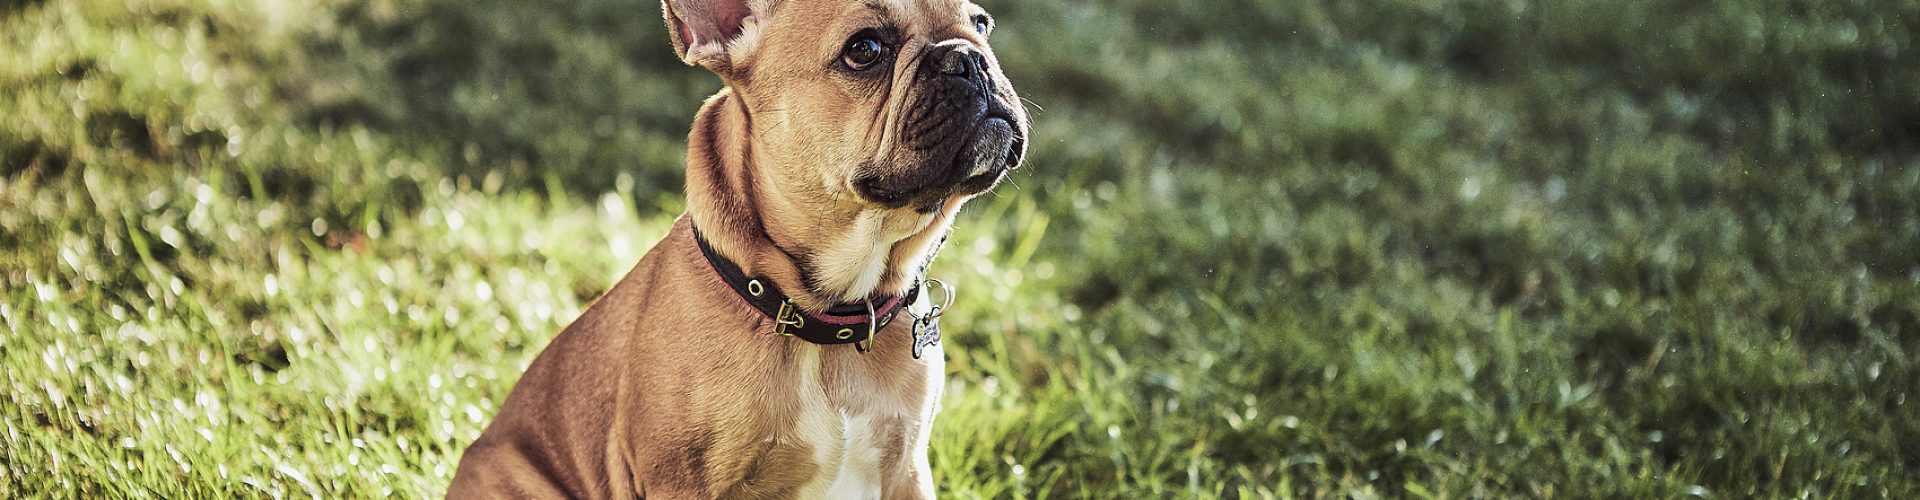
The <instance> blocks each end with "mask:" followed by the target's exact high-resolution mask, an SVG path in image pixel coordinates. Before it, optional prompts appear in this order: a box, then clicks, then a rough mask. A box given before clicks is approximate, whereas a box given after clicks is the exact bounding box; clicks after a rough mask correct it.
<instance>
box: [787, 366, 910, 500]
mask: <svg viewBox="0 0 1920 500" xmlns="http://www.w3.org/2000/svg"><path fill="white" fill-rule="evenodd" d="M799 361H800V362H799V381H800V383H799V384H798V386H799V387H798V390H799V391H800V394H799V403H800V408H799V410H800V411H799V414H798V418H797V419H796V421H795V425H794V437H796V438H798V440H799V441H801V442H802V443H805V444H806V446H807V447H808V448H810V449H812V451H813V462H814V463H815V464H817V465H818V466H819V468H818V469H817V470H818V471H819V472H818V473H817V474H815V476H814V477H813V478H812V479H811V480H809V481H808V482H807V483H806V485H805V486H802V487H801V489H800V495H799V496H800V498H833V499H842V498H845V499H866V498H880V494H881V487H882V478H883V476H882V471H883V469H886V468H888V467H887V465H888V464H884V463H881V462H882V456H884V455H885V453H884V452H883V450H882V446H898V445H899V444H898V443H882V442H881V441H882V436H883V435H885V434H887V433H886V432H885V431H884V430H883V428H884V427H886V426H888V425H892V424H893V422H891V421H892V420H894V416H893V415H892V414H890V413H891V412H885V411H881V410H882V408H875V407H873V406H874V405H858V404H852V405H850V404H845V403H836V402H835V401H833V400H832V399H831V398H829V397H828V396H827V388H826V387H825V386H824V385H823V381H822V377H821V370H820V353H819V352H818V351H816V350H813V349H805V350H803V351H802V354H801V355H800V359H799Z"/></svg>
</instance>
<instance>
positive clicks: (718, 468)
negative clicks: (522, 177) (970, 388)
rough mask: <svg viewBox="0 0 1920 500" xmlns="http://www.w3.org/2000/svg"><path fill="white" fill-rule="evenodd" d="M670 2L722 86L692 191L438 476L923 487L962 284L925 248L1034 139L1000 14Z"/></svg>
mask: <svg viewBox="0 0 1920 500" xmlns="http://www.w3.org/2000/svg"><path fill="white" fill-rule="evenodd" d="M662 6H663V10H664V11H665V17H666V24H667V31H668V33H669V37H670V38H671V39H672V42H673V50H674V52H675V54H677V55H678V56H679V57H680V58H681V59H682V60H683V61H685V62H686V63H687V64H689V65H696V66H700V67H704V68H706V69H708V70H710V71H712V72H713V73H714V74H717V75H719V77H720V80H721V82H722V83H723V84H724V85H725V87H724V88H723V89H722V90H720V91H719V93H717V94H715V95H713V96H712V97H711V98H709V99H707V101H706V103H705V104H704V105H703V106H702V107H701V108H700V111H699V113H698V115H697V116H696V117H695V118H694V121H693V130H692V132H691V133H690V134H689V136H688V145H687V166H686V200H687V211H686V213H685V214H684V215H683V216H681V217H680V218H679V219H678V220H677V221H676V223H675V224H674V226H673V228H672V229H671V230H670V231H669V232H668V233H667V235H666V236H665V237H664V238H663V239H662V240H661V241H660V242H659V243H658V244H656V245H655V246H654V247H653V248H652V249H651V250H649V251H648V252H647V254H646V255H645V256H644V257H642V258H641V259H640V262H639V263H638V264H637V265H635V266H634V268H633V269H632V270H631V271H629V272H628V274H627V275H626V276H625V277H624V278H622V279H621V280H620V281H619V282H617V283H615V284H614V285H613V286H612V287H611V288H610V289H609V290H608V291H607V292H606V293H605V294H604V295H602V296H600V298H598V299H596V300H595V301H594V302H593V303H592V305H590V306H588V307H587V309H586V311H585V312H584V313H582V314H581V316H580V317H579V318H578V319H577V320H575V321H574V322H573V323H572V324H571V325H569V326H568V327H567V328H565V329H564V330H562V331H561V332H560V333H559V335H558V336H556V337H554V339H553V341H552V342H551V344H549V345H548V346H547V347H546V349H545V350H544V351H542V352H541V353H540V354H539V356H537V357H536V358H535V359H534V361H533V363H532V365H530V366H529V367H528V368H527V371H526V373H525V375H523V376H522V377H521V378H520V380H519V382H518V383H517V384H516V385H515V386H514V388H513V390H512V392H511V393H509V394H508V396H507V399H506V401H505V402H504V403H503V404H502V406H501V407H500V410H499V412H498V414H497V415H496V416H495V418H494V420H493V422H492V423H491V424H490V425H488V427H487V428H486V430H485V431H484V432H483V433H482V434H481V435H480V437H479V439H478V440H476V441H474V443H473V444H472V445H471V446H470V447H469V448H467V450H466V452H465V455H464V456H463V457H462V458H461V461H460V466H459V469H458V471H457V472H456V473H455V476H454V480H453V484H452V486H451V488H450V489H449V491H448V493H447V496H448V497H449V498H458V499H465V498H488V497H510V498H527V497H541V498H550V497H574V498H676V499H677V498H796V497H798V498H835V499H842V498H926V497H931V496H933V495H934V478H933V477H932V474H931V469H930V467H929V465H928V462H927V447H928V439H929V431H930V428H931V425H932V423H933V418H934V414H935V412H936V411H937V409H938V405H939V399H940V395H941V388H942V386H943V384H944V379H945V362H944V358H943V357H942V355H941V353H940V351H939V349H938V346H937V344H936V342H937V339H938V323H937V320H938V318H939V314H940V313H941V312H942V311H943V307H942V305H941V304H940V303H939V302H941V300H939V299H940V298H941V295H949V296H950V294H951V291H948V290H943V289H944V286H941V285H940V284H939V283H938V282H937V281H935V280H929V279H927V278H926V276H925V274H924V273H925V269H926V265H927V263H928V262H929V261H931V259H932V258H933V256H934V254H936V253H937V252H938V251H939V248H940V245H941V243H942V242H944V241H945V237H946V235H947V233H948V231H949V230H950V228H951V227H952V224H953V219H954V214H955V213H956V212H957V211H958V210H960V208H961V206H962V205H964V204H965V203H966V202H967V200H968V199H970V198H972V197H974V196H976V195H978V194H980V193H983V192H985V191H987V190H989V189H991V188H992V187H993V186H995V185H996V184H997V183H999V182H1000V181H1001V180H1002V179H1003V178H1005V177H1006V176H1007V175H1008V173H1009V172H1010V171H1012V170H1013V169H1015V168H1016V167H1018V166H1019V165H1020V163H1021V161H1022V158H1024V157H1025V155H1026V144H1027V136H1028V130H1029V121H1028V116H1027V113H1026V112H1025V109H1024V108H1023V107H1022V106H1021V105H1020V98H1019V96H1018V95H1017V94H1015V92H1014V89H1013V86H1012V85H1011V84H1010V83H1009V82H1008V80H1007V78H1006V76H1005V75H1004V74H1003V73H1002V72H1001V70H1000V64H999V62H998V61H997V60H996V59H995V57H994V54H993V50H992V49H991V48H990V47H989V45H988V35H989V34H990V33H991V32H992V31H993V28H994V20H993V18H992V17H990V16H989V15H988V14H987V12H986V11H985V10H983V9H981V8H980V7H979V6H977V5H974V4H973V3H970V2H968V1H966V0H665V1H664V2H663V3H662ZM943 291H944V292H945V293H941V292H943ZM947 298H950V297H947Z"/></svg>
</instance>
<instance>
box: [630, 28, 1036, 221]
mask: <svg viewBox="0 0 1920 500" xmlns="http://www.w3.org/2000/svg"><path fill="white" fill-rule="evenodd" d="M664 4H665V10H666V18H667V27H668V31H669V33H670V36H671V37H672V38H673V46H674V50H675V51H676V52H677V53H678V54H679V55H680V57H681V58H682V59H683V60H684V61H686V62H687V63H688V64H696V65H700V66H703V67H706V68H708V69H710V70H712V71H713V72H714V73H717V74H719V75H720V77H721V79H722V80H723V81H725V83H726V85H727V87H728V88H730V89H732V91H733V93H734V95H735V96H736V97H737V98H738V99H740V100H742V101H743V103H744V104H745V105H746V108H747V110H748V112H749V116H751V120H752V123H751V124H750V125H749V128H750V129H751V132H750V133H751V134H752V135H753V138H752V140H753V143H754V147H755V151H754V152H753V154H754V155H755V158H758V159H762V160H766V161H765V163H769V164H771V165H773V166H775V167H777V168H782V169H787V170H788V171H783V172H781V173H780V175H779V176H780V177H781V178H782V179H787V180H791V181H792V183H791V185H789V186H785V189H783V191H785V194H786V195H788V196H790V197H798V198H804V199H790V200H780V201H783V202H789V203H797V204H801V205H808V206H805V207H803V208H802V209H803V210H809V211H834V210H846V209H849V208H851V207H858V208H860V209H885V210H911V211H914V212H917V213H920V214H931V213H933V212H935V211H937V210H939V209H940V208H941V207H943V206H945V205H947V204H948V203H949V202H951V201H954V200H956V199H964V198H965V197H968V196H972V195H975V194H978V193H980V192H983V191H985V190H987V189H989V188H991V187H993V186H994V184H996V183H998V182H999V181H1000V179H1002V178H1003V177H1005V176H1006V174H1007V172H1008V171H1010V170H1012V169H1013V168H1014V167H1016V166H1018V165H1019V164H1020V161H1021V158H1022V157H1023V156H1025V153H1026V142H1027V128H1028V122H1027V114H1026V111H1025V109H1024V108H1023V107H1022V106H1021V105H1020V102H1019V99H1020V98H1019V96H1018V95H1017V94H1015V93H1014V90H1013V86H1012V85H1011V84H1009V83H1008V81H1007V78H1006V76H1005V75H1004V74H1002V73H1001V71H1000V67H999V62H998V61H997V60H996V59H995V58H994V55H993V50H992V49H991V48H990V47H989V46H988V43H987V38H988V35H989V34H990V33H991V32H992V31H993V27H994V22H993V18H992V17H990V16H988V15H987V12H986V11H985V10H983V9H981V8H980V7H979V6H977V5H974V4H973V3H971V2H967V1H965V0H665V1H664ZM814 205H822V206H814Z"/></svg>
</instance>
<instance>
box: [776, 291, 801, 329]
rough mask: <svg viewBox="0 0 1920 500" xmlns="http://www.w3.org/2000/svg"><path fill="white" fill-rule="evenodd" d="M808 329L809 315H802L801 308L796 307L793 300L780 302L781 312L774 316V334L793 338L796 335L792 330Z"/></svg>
mask: <svg viewBox="0 0 1920 500" xmlns="http://www.w3.org/2000/svg"><path fill="white" fill-rule="evenodd" d="M806 327H807V315H805V314H801V313H800V308H798V307H794V305H793V300H791V299H789V300H782V301H780V311H779V312H778V313H776V314H774V315H773V333H774V334H776V335H781V336H786V337H792V336H794V334H793V331H791V330H797V329H800V328H806Z"/></svg>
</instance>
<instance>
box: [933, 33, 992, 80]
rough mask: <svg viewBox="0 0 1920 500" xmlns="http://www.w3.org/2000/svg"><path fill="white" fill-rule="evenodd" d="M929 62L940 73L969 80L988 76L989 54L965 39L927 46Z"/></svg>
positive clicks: (982, 78)
mask: <svg viewBox="0 0 1920 500" xmlns="http://www.w3.org/2000/svg"><path fill="white" fill-rule="evenodd" d="M927 51H928V53H927V57H926V61H927V64H931V65H933V67H932V68H931V69H933V70H935V71H939V72H940V74H943V75H949V76H958V77H961V78H965V79H968V80H974V79H980V80H984V79H986V77H987V56H986V54H983V53H981V52H980V49H976V48H973V45H972V44H969V43H967V42H966V41H965V40H948V41H945V42H940V43H938V44H934V46H932V47H929V48H927Z"/></svg>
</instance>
